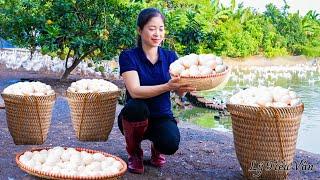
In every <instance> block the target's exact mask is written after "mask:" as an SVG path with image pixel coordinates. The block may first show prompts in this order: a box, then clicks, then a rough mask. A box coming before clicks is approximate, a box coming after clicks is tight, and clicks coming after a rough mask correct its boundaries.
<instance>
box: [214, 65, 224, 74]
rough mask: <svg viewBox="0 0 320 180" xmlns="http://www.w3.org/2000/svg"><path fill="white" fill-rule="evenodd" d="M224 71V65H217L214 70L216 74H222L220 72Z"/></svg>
mask: <svg viewBox="0 0 320 180" xmlns="http://www.w3.org/2000/svg"><path fill="white" fill-rule="evenodd" d="M225 70H226V66H225V65H221V64H220V65H217V66H216V68H215V71H216V72H217V73H222V72H224V71H225Z"/></svg>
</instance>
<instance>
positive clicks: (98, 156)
mask: <svg viewBox="0 0 320 180" xmlns="http://www.w3.org/2000/svg"><path fill="white" fill-rule="evenodd" d="M92 158H93V159H94V160H95V161H104V160H105V159H106V156H105V155H103V154H101V153H94V154H93V155H92Z"/></svg>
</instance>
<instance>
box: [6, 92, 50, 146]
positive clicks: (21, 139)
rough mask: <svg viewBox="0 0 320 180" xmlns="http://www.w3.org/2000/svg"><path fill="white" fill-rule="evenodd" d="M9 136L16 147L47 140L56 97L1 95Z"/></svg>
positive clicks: (41, 142)
mask: <svg viewBox="0 0 320 180" xmlns="http://www.w3.org/2000/svg"><path fill="white" fill-rule="evenodd" d="M1 96H2V98H3V100H4V103H5V109H6V116H7V123H8V128H9V131H10V134H11V136H12V138H13V141H14V143H15V144H16V145H22V144H43V143H44V142H45V140H46V139H47V135H48V131H49V127H50V123H51V117H52V108H53V105H54V101H55V98H56V95H48V96H21V95H8V94H1Z"/></svg>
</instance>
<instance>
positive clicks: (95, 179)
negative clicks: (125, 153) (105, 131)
mask: <svg viewBox="0 0 320 180" xmlns="http://www.w3.org/2000/svg"><path fill="white" fill-rule="evenodd" d="M43 149H47V150H48V149H50V148H49V147H48V148H34V149H32V150H31V152H32V151H41V150H43ZM75 149H76V150H77V151H86V152H88V153H91V154H93V153H101V154H103V155H105V156H107V157H113V158H115V159H116V160H118V161H119V162H120V163H121V164H122V167H123V168H122V169H121V170H120V172H119V173H117V174H113V175H111V176H107V175H106V176H90V177H82V176H71V175H62V174H55V173H48V172H43V171H39V170H36V169H34V168H31V167H27V166H25V165H24V164H22V163H21V162H20V160H19V158H20V156H21V155H22V154H24V152H21V153H18V154H17V155H16V163H17V165H18V167H19V168H20V169H21V170H23V171H25V172H27V173H29V174H31V175H34V176H38V177H40V178H46V179H79V180H80V179H88V180H99V179H120V178H121V177H122V176H123V175H124V173H125V172H126V170H127V164H126V163H125V162H124V161H123V160H122V159H121V158H119V157H117V156H114V155H111V154H108V153H105V152H102V151H96V150H91V149H84V148H75Z"/></svg>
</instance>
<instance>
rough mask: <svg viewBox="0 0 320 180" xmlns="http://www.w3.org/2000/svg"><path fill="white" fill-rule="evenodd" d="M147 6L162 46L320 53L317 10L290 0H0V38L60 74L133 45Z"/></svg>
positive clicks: (237, 53)
mask: <svg viewBox="0 0 320 180" xmlns="http://www.w3.org/2000/svg"><path fill="white" fill-rule="evenodd" d="M146 7H157V8H159V9H160V10H161V11H162V12H163V14H164V15H165V17H166V39H165V42H164V46H165V47H168V48H170V49H173V50H176V51H177V52H178V53H179V54H180V55H185V54H189V53H215V54H217V55H222V56H230V57H246V56H252V55H264V56H267V57H273V56H283V55H307V56H320V15H319V14H318V13H317V12H315V11H310V12H308V13H307V14H306V15H305V16H301V15H300V14H299V12H295V13H289V11H288V10H289V8H290V7H289V5H288V4H286V5H285V6H284V7H283V8H281V9H278V8H277V7H276V6H274V5H273V4H268V5H267V6H266V11H265V12H264V13H258V12H256V11H255V10H254V9H252V8H244V7H243V5H242V4H236V1H235V0H231V5H230V6H223V5H222V4H221V3H220V1H219V0H211V1H208V0H198V1H193V0H164V1H159V0H122V1H117V0H107V1H106V0H81V1H80V0H48V1H42V0H0V24H1V26H0V37H3V38H4V39H7V40H10V41H11V42H12V43H14V44H15V45H16V46H18V47H24V48H28V49H30V50H31V52H33V51H34V50H35V49H36V48H40V49H41V52H42V53H43V54H49V55H50V56H58V57H60V58H61V59H63V60H65V61H66V72H65V73H64V75H63V78H66V77H67V76H68V74H69V73H70V72H71V71H72V70H73V69H74V68H75V67H76V66H77V65H78V64H79V63H80V62H81V61H85V60H88V59H92V60H93V61H95V62H99V61H100V60H102V59H111V58H112V57H114V56H116V55H118V54H119V52H120V51H121V50H123V49H127V48H130V47H133V46H135V40H136V18H137V15H138V13H139V11H140V10H142V9H143V8H146ZM69 58H70V59H73V64H72V66H71V67H68V66H67V61H68V60H69Z"/></svg>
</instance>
